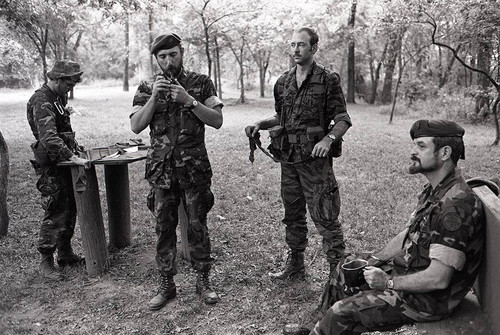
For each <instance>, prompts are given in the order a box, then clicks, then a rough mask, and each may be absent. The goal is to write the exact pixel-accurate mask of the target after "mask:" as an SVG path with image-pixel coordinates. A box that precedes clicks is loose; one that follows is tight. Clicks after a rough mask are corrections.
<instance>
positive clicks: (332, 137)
mask: <svg viewBox="0 0 500 335" xmlns="http://www.w3.org/2000/svg"><path fill="white" fill-rule="evenodd" d="M326 136H328V137H329V138H330V139H331V140H332V143H333V142H335V140H336V139H337V138H336V137H335V135H333V134H328V135H326Z"/></svg>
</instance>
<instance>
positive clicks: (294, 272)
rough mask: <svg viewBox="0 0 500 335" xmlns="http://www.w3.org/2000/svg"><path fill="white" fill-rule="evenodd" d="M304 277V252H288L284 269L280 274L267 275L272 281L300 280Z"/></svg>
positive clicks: (271, 273)
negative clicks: (292, 278) (291, 278)
mask: <svg viewBox="0 0 500 335" xmlns="http://www.w3.org/2000/svg"><path fill="white" fill-rule="evenodd" d="M305 275H306V271H305V266H304V252H301V251H290V252H289V253H288V257H287V259H286V264H285V268H284V269H283V270H282V271H280V272H270V273H269V276H270V277H271V278H274V279H287V278H290V277H294V278H301V279H302V278H304V277H305Z"/></svg>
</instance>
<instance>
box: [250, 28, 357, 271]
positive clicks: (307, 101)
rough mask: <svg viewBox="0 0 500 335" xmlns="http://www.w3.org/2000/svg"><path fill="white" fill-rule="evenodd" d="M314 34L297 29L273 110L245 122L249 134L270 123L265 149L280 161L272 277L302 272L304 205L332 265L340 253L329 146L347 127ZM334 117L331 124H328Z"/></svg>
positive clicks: (336, 83) (334, 78)
mask: <svg viewBox="0 0 500 335" xmlns="http://www.w3.org/2000/svg"><path fill="white" fill-rule="evenodd" d="M318 40H319V38H318V34H317V33H316V32H315V31H314V30H313V29H311V28H308V27H303V28H300V29H298V30H296V31H295V32H294V33H293V35H292V38H291V41H290V51H291V53H292V56H293V60H294V62H295V64H296V66H295V67H293V68H292V69H291V70H289V71H287V72H285V73H284V74H283V75H282V76H281V77H280V78H279V79H278V80H277V82H276V84H275V86H274V100H275V110H276V114H275V115H274V116H273V117H271V118H268V119H265V120H261V121H258V122H256V123H255V124H252V125H249V126H247V127H246V128H245V132H246V134H247V136H248V137H255V136H256V135H257V134H258V132H259V130H265V129H269V134H270V136H272V137H273V139H272V143H273V144H272V145H271V146H270V150H271V151H272V152H273V154H274V156H275V157H276V158H279V159H280V160H281V161H282V163H281V197H282V200H283V206H284V207H285V215H284V218H283V223H284V224H285V226H286V228H285V230H286V232H285V240H286V243H287V244H288V247H289V251H288V258H287V261H286V264H285V266H284V268H283V269H281V270H278V271H276V272H271V273H269V276H270V277H271V278H275V279H287V278H291V277H295V278H299V279H300V278H303V277H304V274H305V266H304V251H305V249H306V246H307V242H308V241H307V232H308V230H307V222H306V206H307V207H308V208H309V212H310V214H311V218H312V220H313V221H314V224H315V225H316V228H317V229H318V232H319V233H320V234H321V236H322V237H323V250H324V251H325V253H326V258H327V260H328V262H329V264H330V269H331V270H333V269H334V268H335V266H336V265H337V263H338V262H339V260H340V259H341V258H342V257H343V255H344V249H345V244H344V237H343V234H342V229H341V225H340V222H339V220H338V216H339V213H340V193H339V187H338V184H337V180H336V178H335V175H334V173H333V169H332V154H333V148H335V146H336V145H339V144H340V143H341V141H342V136H343V135H344V134H345V132H346V131H347V130H348V129H349V127H351V119H350V117H349V114H347V110H346V104H345V100H344V95H343V93H342V88H341V86H340V77H339V75H338V74H337V73H335V72H332V71H330V70H329V69H326V68H325V67H324V66H322V65H320V64H317V63H316V62H315V61H314V54H315V53H316V51H317V50H318ZM331 123H334V125H333V127H330V124H331Z"/></svg>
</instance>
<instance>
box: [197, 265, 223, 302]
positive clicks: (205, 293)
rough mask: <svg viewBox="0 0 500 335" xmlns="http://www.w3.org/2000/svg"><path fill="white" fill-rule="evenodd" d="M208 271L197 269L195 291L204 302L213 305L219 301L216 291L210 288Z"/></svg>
mask: <svg viewBox="0 0 500 335" xmlns="http://www.w3.org/2000/svg"><path fill="white" fill-rule="evenodd" d="M208 276H209V272H208V271H199V272H198V278H197V280H196V293H198V294H201V297H202V298H203V301H205V303H206V304H209V305H213V304H216V303H218V302H219V301H220V299H219V296H218V295H217V293H216V292H215V291H214V290H212V289H211V288H210V280H209V278H208Z"/></svg>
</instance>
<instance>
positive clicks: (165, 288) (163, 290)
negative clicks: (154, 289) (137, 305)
mask: <svg viewBox="0 0 500 335" xmlns="http://www.w3.org/2000/svg"><path fill="white" fill-rule="evenodd" d="M159 281H160V287H159V288H158V294H157V295H156V296H155V297H154V298H153V299H151V300H150V301H149V303H148V307H149V309H150V310H152V311H157V310H159V309H161V308H163V306H165V305H166V304H167V303H168V302H169V301H171V300H172V299H174V298H175V296H176V295H177V290H176V289H175V282H174V276H173V275H163V274H160V280H159Z"/></svg>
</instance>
